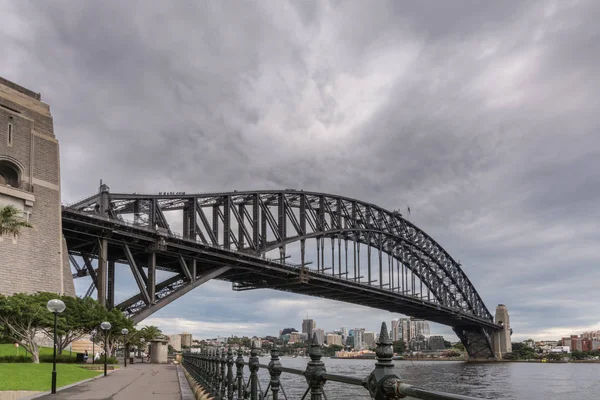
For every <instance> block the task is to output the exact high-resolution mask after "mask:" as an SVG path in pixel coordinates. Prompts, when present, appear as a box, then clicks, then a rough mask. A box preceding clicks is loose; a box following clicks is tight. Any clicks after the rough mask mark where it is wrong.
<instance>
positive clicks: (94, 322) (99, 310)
mask: <svg viewBox="0 0 600 400" xmlns="http://www.w3.org/2000/svg"><path fill="white" fill-rule="evenodd" d="M35 296H37V297H38V299H39V301H40V303H41V304H42V305H44V306H45V304H46V303H47V302H48V301H49V300H51V299H54V298H56V297H57V296H56V294H54V293H48V292H42V293H38V294H37V295H35ZM60 299H61V300H62V301H63V302H64V303H65V306H66V308H65V311H64V312H62V313H61V314H58V318H57V329H56V337H57V352H58V354H62V352H63V350H64V349H65V348H67V346H68V345H69V344H71V343H72V342H74V341H75V340H79V339H81V338H82V337H84V336H85V335H87V334H88V333H90V332H91V331H92V330H93V329H94V328H96V327H98V326H99V325H100V323H101V322H102V321H103V318H104V317H105V315H106V314H107V310H106V309H105V308H104V307H102V306H101V305H100V303H98V302H97V301H96V300H94V299H92V298H89V297H88V298H85V299H82V298H79V297H70V296H62V297H61V298H60ZM42 330H43V332H44V334H45V335H46V336H47V337H48V338H49V339H50V340H53V338H54V320H53V316H51V315H50V318H49V319H48V320H47V321H46V326H44V327H43V328H42Z"/></svg>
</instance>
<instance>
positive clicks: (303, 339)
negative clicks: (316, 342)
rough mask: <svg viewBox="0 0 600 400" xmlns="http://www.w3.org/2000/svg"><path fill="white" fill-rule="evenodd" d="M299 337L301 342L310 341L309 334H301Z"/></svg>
mask: <svg viewBox="0 0 600 400" xmlns="http://www.w3.org/2000/svg"><path fill="white" fill-rule="evenodd" d="M298 335H300V341H302V342H306V341H308V333H299V334H298Z"/></svg>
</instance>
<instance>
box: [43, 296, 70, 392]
mask: <svg viewBox="0 0 600 400" xmlns="http://www.w3.org/2000/svg"><path fill="white" fill-rule="evenodd" d="M46 308H48V311H50V312H51V313H52V314H54V355H53V356H52V394H54V393H56V320H57V318H58V314H60V313H61V312H63V311H65V308H66V306H65V303H63V302H62V301H61V300H58V299H53V300H50V301H49V302H48V304H46Z"/></svg>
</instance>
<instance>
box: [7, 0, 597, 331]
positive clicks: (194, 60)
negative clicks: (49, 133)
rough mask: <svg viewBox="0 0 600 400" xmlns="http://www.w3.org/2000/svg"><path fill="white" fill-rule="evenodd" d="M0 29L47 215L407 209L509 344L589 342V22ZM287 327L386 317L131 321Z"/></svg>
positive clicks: (216, 295) (17, 15)
mask: <svg viewBox="0 0 600 400" xmlns="http://www.w3.org/2000/svg"><path fill="white" fill-rule="evenodd" d="M0 8H1V9H2V13H1V14H0V46H1V48H2V50H3V52H2V53H3V57H2V63H0V75H1V76H3V77H5V78H7V79H10V80H13V81H15V82H17V83H19V84H22V85H23V86H25V87H28V88H30V89H32V90H35V91H37V92H41V93H42V99H43V100H44V101H46V102H47V103H48V104H50V106H51V111H52V113H53V116H54V122H55V132H56V135H57V137H58V139H59V140H60V143H61V167H62V185H63V186H62V187H63V189H62V190H63V201H65V202H73V201H76V200H78V199H80V198H83V197H86V196H88V195H90V194H92V193H94V192H95V191H96V190H97V187H98V181H99V180H100V179H104V181H105V182H106V183H107V184H108V185H109V186H110V187H111V190H112V191H119V192H138V193H140V192H158V191H165V190H173V191H186V192H205V191H206V192H208V191H224V190H234V189H238V190H241V189H267V188H297V189H304V190H314V191H324V192H328V193H335V194H342V195H347V196H351V197H355V198H358V199H361V200H366V201H369V202H372V203H375V204H378V205H380V206H383V207H386V208H389V209H396V208H403V209H405V207H406V206H407V205H410V207H411V210H412V214H411V216H410V217H409V218H410V220H411V221H412V222H414V223H415V224H417V225H418V226H419V227H421V228H422V229H423V230H425V231H426V232H427V233H429V234H430V235H431V236H433V237H434V238H435V239H436V240H437V241H438V242H439V243H440V244H442V246H444V248H446V249H447V250H448V251H449V252H450V254H452V255H453V256H454V258H455V259H458V260H460V261H461V262H462V265H463V268H464V270H465V272H466V273H467V275H468V276H469V278H470V279H471V281H472V282H473V283H474V285H475V286H476V288H477V290H478V291H479V293H480V294H481V296H482V298H483V299H484V301H485V302H486V304H487V306H488V308H489V309H490V310H492V311H493V310H494V309H495V307H496V305H497V304H498V303H504V304H506V305H507V307H508V309H509V312H510V315H511V324H512V326H513V329H514V331H515V334H514V336H513V338H514V339H515V340H521V339H525V338H527V337H533V338H540V339H542V338H547V339H557V338H558V337H560V336H561V335H563V334H570V333H578V332H581V331H583V330H586V329H600V321H599V319H598V314H597V309H598V301H599V300H600V290H599V289H598V287H599V286H600V265H599V262H600V252H598V242H599V239H600V224H599V223H598V218H599V217H600V206H599V203H598V200H599V198H600V170H599V167H600V161H599V156H600V133H599V132H598V130H599V129H598V128H599V125H600V124H599V123H600V113H599V112H598V110H599V109H600V101H599V100H598V99H599V97H598V93H599V92H600V74H598V70H599V69H600V67H599V65H600V64H599V62H600V44H599V43H600V25H599V24H598V23H597V21H598V20H599V19H600V2H598V1H595V0H588V1H585V0H581V1H569V0H560V1H539V2H527V1H502V2H487V1H466V0H465V1H458V0H455V1H452V2H450V1H443V2H442V1H419V2H417V1H410V2H409V1H389V2H387V1H370V2H367V1H339V0H338V1H314V2H313V1H310V2H309V1H302V2H300V1H284V0H274V1H260V2H251V1H243V0H238V1H194V2H190V1H170V2H164V1H144V2H140V1H103V2H81V1H58V0H54V1H51V2H50V1H46V2H38V1H35V2H34V1H24V0H15V1H6V0H0ZM119 274H120V275H122V276H124V277H125V276H126V275H127V270H125V269H123V271H119ZM122 282H129V283H123V284H121V286H120V287H119V288H118V290H119V292H118V293H117V295H118V297H119V296H120V297H121V298H125V297H128V296H129V295H130V294H131V293H128V292H127V291H128V290H130V289H131V288H132V287H133V286H132V285H133V283H132V282H133V281H132V280H130V281H126V280H123V281H122ZM86 288H87V282H85V281H77V289H78V291H79V294H82V292H85V289H86ZM126 292H127V293H126ZM307 313H308V315H309V316H310V317H313V318H314V319H316V321H317V326H319V327H323V328H324V329H326V330H331V329H334V328H338V327H339V326H348V327H350V328H352V327H354V326H360V327H365V328H367V329H372V330H377V329H378V325H379V324H380V323H381V321H383V320H386V321H389V320H390V319H391V318H394V317H397V316H396V315H392V314H390V313H388V312H382V311H377V310H371V309H367V308H363V307H360V306H351V305H346V304H342V303H336V302H331V301H325V300H320V299H313V298H309V297H302V296H296V295H287V294H284V293H279V292H271V291H257V292H240V293H238V292H232V291H231V285H230V284H227V283H222V282H211V283H209V284H206V285H204V286H202V287H200V288H198V289H196V290H195V291H193V292H192V293H190V294H188V295H186V296H185V297H183V298H182V299H180V300H178V301H177V302H175V303H173V304H172V305H170V306H168V307H166V308H164V309H163V310H161V311H160V312H158V313H156V314H154V315H153V316H152V317H151V318H150V319H148V320H146V321H145V322H146V323H149V324H157V325H159V326H160V327H161V328H162V329H163V331H165V332H167V333H172V332H179V331H184V330H185V331H188V332H192V333H194V335H196V336H200V337H214V336H216V335H217V334H221V335H228V334H238V335H243V334H246V335H251V334H260V335H266V334H277V333H278V331H279V329H282V328H284V327H288V326H293V327H296V328H297V329H300V327H301V326H300V324H301V319H302V318H303V317H304V316H305V315H306V314H307ZM432 328H433V331H434V332H436V333H442V334H447V335H450V336H452V340H455V337H454V336H453V335H452V333H451V331H450V330H449V329H447V328H446V327H443V326H440V325H435V326H433V327H432Z"/></svg>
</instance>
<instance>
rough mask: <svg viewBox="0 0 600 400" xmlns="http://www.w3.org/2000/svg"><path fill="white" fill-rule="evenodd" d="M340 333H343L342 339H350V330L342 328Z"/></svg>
mask: <svg viewBox="0 0 600 400" xmlns="http://www.w3.org/2000/svg"><path fill="white" fill-rule="evenodd" d="M340 331H341V332H342V339H346V338H347V337H348V328H346V327H345V326H342V327H341V328H340Z"/></svg>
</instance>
